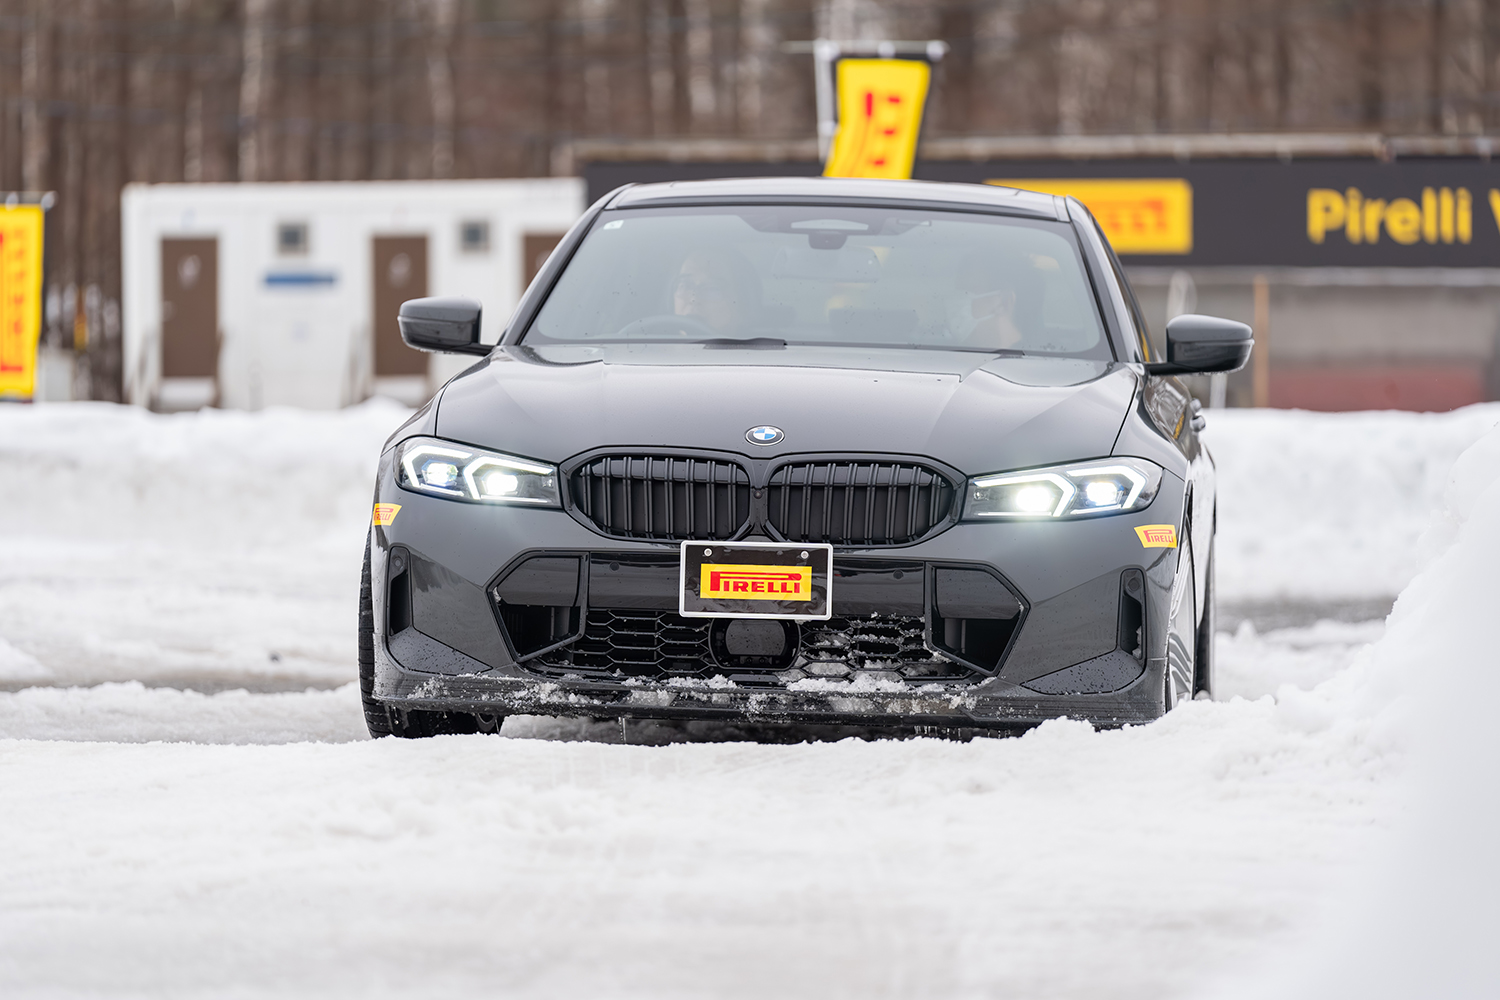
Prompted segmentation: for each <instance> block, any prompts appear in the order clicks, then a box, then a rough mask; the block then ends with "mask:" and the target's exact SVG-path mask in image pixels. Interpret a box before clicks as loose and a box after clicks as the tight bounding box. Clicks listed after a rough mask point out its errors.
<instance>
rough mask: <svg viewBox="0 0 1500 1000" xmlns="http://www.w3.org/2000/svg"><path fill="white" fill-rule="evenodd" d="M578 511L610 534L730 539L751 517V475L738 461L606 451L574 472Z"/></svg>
mask: <svg viewBox="0 0 1500 1000" xmlns="http://www.w3.org/2000/svg"><path fill="white" fill-rule="evenodd" d="M571 486H572V500H573V504H574V506H575V507H577V508H578V511H579V512H580V513H581V514H583V516H584V517H586V518H588V519H589V520H590V521H592V522H593V523H594V525H595V526H596V527H597V528H598V529H599V530H600V531H602V532H604V533H605V534H607V535H618V536H621V537H624V538H647V539H655V540H669V541H678V540H682V539H699V538H702V539H717V538H730V537H732V536H733V535H734V534H735V533H737V532H738V531H739V530H740V528H742V527H743V526H744V524H745V521H746V519H747V518H748V517H749V516H750V477H749V476H748V475H747V474H746V472H745V470H744V469H743V468H741V467H740V466H739V465H737V464H735V463H734V462H721V461H715V460H712V459H702V458H676V457H663V456H659V455H607V456H604V457H602V458H595V459H592V460H590V461H588V462H586V463H584V464H583V465H581V466H579V467H578V469H576V470H575V471H574V472H573V476H572V482H571Z"/></svg>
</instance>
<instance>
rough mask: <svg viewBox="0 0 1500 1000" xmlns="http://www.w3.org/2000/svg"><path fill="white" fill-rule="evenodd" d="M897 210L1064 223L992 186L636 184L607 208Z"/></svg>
mask: <svg viewBox="0 0 1500 1000" xmlns="http://www.w3.org/2000/svg"><path fill="white" fill-rule="evenodd" d="M871 203H876V204H880V203H885V204H900V205H904V206H912V207H915V206H921V207H928V208H945V209H949V210H957V211H967V212H984V213H986V214H1000V215H1024V216H1030V217H1032V218H1042V219H1059V220H1065V219H1066V218H1067V216H1066V209H1064V208H1063V206H1062V200H1061V199H1059V198H1057V197H1055V196H1053V195H1050V194H1039V193H1037V192H1035V191H1021V190H1019V189H1017V188H1008V187H1000V186H998V185H995V184H949V183H940V182H935V181H878V180H864V179H851V178H844V177H735V178H728V179H724V180H707V181H671V182H669V183H663V184H636V185H631V186H629V187H626V188H623V189H621V190H619V191H617V192H616V193H615V195H614V197H613V199H612V200H611V201H610V203H609V204H608V205H607V206H606V207H608V208H645V207H648V206H667V205H747V204H748V205H755V204H760V205H765V204H783V205H786V204H793V205H795V204H813V205H816V204H846V205H847V204H871Z"/></svg>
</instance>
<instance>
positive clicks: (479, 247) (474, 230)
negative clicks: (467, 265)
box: [458, 219, 490, 253]
mask: <svg viewBox="0 0 1500 1000" xmlns="http://www.w3.org/2000/svg"><path fill="white" fill-rule="evenodd" d="M458 245H459V246H460V247H461V248H462V249H463V252H464V253H489V252H490V224H489V222H487V221H485V220H484V219H470V220H468V221H466V222H461V223H459V226H458Z"/></svg>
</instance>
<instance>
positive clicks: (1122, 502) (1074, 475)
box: [964, 458, 1161, 518]
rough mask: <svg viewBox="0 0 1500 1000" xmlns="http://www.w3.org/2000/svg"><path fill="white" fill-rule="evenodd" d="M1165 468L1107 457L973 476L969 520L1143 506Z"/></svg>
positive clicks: (1115, 511)
mask: <svg viewBox="0 0 1500 1000" xmlns="http://www.w3.org/2000/svg"><path fill="white" fill-rule="evenodd" d="M1160 485H1161V466H1159V465H1157V464H1155V463H1154V462H1148V461H1146V460H1145V459H1141V458H1109V459H1100V460H1098V461H1095V462H1081V463H1078V464H1076V465H1062V466H1057V467H1055V468H1051V469H1030V470H1028V471H1026V472H1002V473H997V474H995V475H991V476H976V477H974V478H973V479H970V480H969V493H968V497H967V499H966V500H965V501H964V517H965V518H982V517H1080V516H1083V515H1087V514H1120V513H1123V512H1125V511H1129V510H1140V509H1141V508H1142V507H1144V506H1146V505H1147V504H1149V503H1150V502H1151V501H1152V499H1153V498H1155V496H1156V490H1157V488H1158V487H1159V486H1160Z"/></svg>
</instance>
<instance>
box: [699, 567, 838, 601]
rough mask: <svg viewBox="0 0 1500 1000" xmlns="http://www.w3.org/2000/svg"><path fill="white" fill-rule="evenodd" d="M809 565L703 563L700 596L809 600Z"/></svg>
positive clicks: (810, 581)
mask: <svg viewBox="0 0 1500 1000" xmlns="http://www.w3.org/2000/svg"><path fill="white" fill-rule="evenodd" d="M812 574H813V571H812V567H811V566H754V565H748V564H743V563H741V564H738V565H732V564H721V563H704V564H703V568H702V576H701V577H699V579H700V580H701V581H702V582H701V583H700V584H699V587H698V596H699V597H707V598H714V597H727V598H730V599H733V600H745V601H810V600H812V595H813V594H812Z"/></svg>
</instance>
